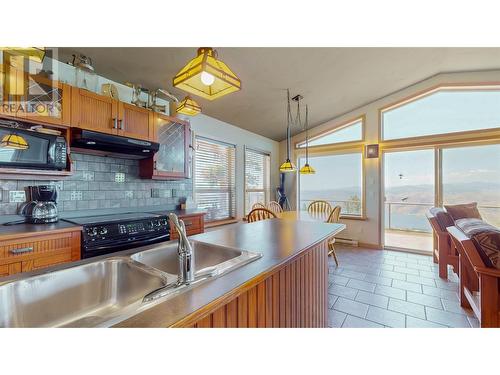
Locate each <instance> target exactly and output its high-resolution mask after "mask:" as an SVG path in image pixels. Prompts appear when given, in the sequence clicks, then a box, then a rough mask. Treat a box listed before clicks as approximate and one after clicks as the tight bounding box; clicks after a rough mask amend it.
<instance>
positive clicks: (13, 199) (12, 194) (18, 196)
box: [9, 190, 26, 203]
mask: <svg viewBox="0 0 500 375" xmlns="http://www.w3.org/2000/svg"><path fill="white" fill-rule="evenodd" d="M25 200H26V193H25V192H24V190H11V191H9V202H10V203H22V202H24V201H25Z"/></svg>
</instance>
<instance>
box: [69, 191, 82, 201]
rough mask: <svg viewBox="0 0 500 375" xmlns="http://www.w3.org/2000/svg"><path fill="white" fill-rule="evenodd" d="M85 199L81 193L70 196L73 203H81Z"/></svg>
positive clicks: (74, 192)
mask: <svg viewBox="0 0 500 375" xmlns="http://www.w3.org/2000/svg"><path fill="white" fill-rule="evenodd" d="M82 197H83V193H82V192H81V191H72V192H71V194H70V199H71V200H72V201H81V200H82Z"/></svg>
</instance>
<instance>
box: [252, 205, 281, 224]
mask: <svg viewBox="0 0 500 375" xmlns="http://www.w3.org/2000/svg"><path fill="white" fill-rule="evenodd" d="M274 218H276V215H275V214H274V212H272V211H270V210H268V209H267V208H255V209H253V210H252V211H250V213H249V214H248V216H247V221H248V222H249V223H253V222H254V221H260V220H266V219H274Z"/></svg>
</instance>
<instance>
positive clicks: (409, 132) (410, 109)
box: [382, 88, 500, 140]
mask: <svg viewBox="0 0 500 375" xmlns="http://www.w3.org/2000/svg"><path fill="white" fill-rule="evenodd" d="M494 128H500V89H497V88H489V89H466V88H461V89H451V88H441V89H439V90H437V91H435V92H433V93H431V94H427V95H425V96H422V97H419V98H416V99H415V100H413V101H410V102H407V103H404V104H401V105H398V106H395V107H391V108H389V109H386V110H384V111H383V112H382V131H383V139H384V140H391V139H402V138H412V137H421V136H429V135H437V134H449V133H456V132H464V131H472V130H484V129H494Z"/></svg>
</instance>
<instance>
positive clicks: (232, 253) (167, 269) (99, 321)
mask: <svg viewBox="0 0 500 375" xmlns="http://www.w3.org/2000/svg"><path fill="white" fill-rule="evenodd" d="M191 243H192V246H193V250H194V254H195V256H194V259H195V268H196V270H197V274H198V275H199V277H198V278H197V281H196V282H195V283H193V284H191V285H178V284H177V273H178V258H177V244H176V243H174V242H172V243H169V242H165V243H161V244H157V245H152V246H148V247H147V248H145V250H142V251H139V252H136V253H134V254H126V255H121V256H114V257H111V258H105V259H101V260H98V261H94V262H90V263H85V264H81V265H77V266H75V267H70V268H66V269H61V270H56V271H52V272H47V273H43V274H40V275H36V276H31V277H25V278H23V277H22V276H20V277H19V279H14V280H11V281H6V282H4V283H0V327H108V326H111V325H113V324H116V323H118V322H120V321H123V320H125V319H127V318H129V317H131V316H133V315H135V314H137V313H139V312H141V311H144V310H145V309H148V308H150V307H152V306H154V305H155V304H157V303H159V302H163V301H165V300H167V299H168V298H169V297H171V296H173V295H177V294H179V293H182V292H184V291H187V290H189V289H190V288H194V287H196V286H197V285H199V284H200V283H202V282H203V281H206V280H209V279H211V278H214V277H218V276H221V275H224V274H226V273H228V272H231V271H233V270H234V269H236V268H239V267H241V266H243V265H245V264H247V263H249V262H252V261H254V260H256V259H258V258H259V257H260V256H261V254H259V253H254V252H249V251H244V250H238V249H234V248H228V247H222V246H216V245H210V244H206V243H203V242H198V241H191Z"/></svg>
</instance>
